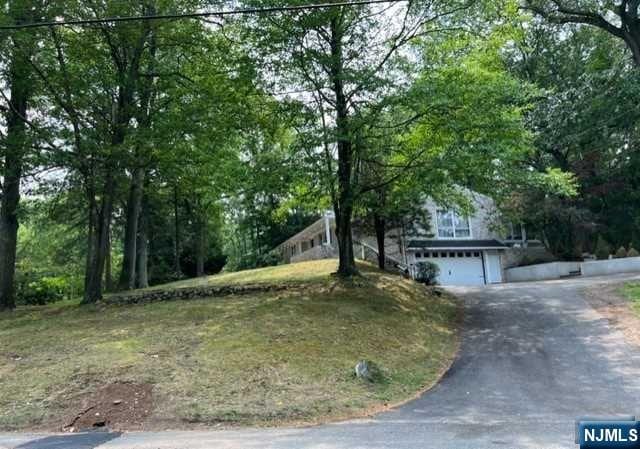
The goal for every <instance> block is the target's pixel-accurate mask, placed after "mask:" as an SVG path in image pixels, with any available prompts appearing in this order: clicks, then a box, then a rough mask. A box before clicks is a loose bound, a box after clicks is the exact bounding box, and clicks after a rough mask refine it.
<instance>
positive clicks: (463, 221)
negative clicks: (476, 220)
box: [438, 210, 471, 239]
mask: <svg viewBox="0 0 640 449" xmlns="http://www.w3.org/2000/svg"><path fill="white" fill-rule="evenodd" d="M438 237H440V238H443V239H464V238H468V237H471V227H470V226H469V217H465V216H463V215H460V214H459V213H458V212H456V211H453V210H439V211H438Z"/></svg>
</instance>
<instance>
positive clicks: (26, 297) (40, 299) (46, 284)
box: [17, 276, 72, 306]
mask: <svg viewBox="0 0 640 449" xmlns="http://www.w3.org/2000/svg"><path fill="white" fill-rule="evenodd" d="M71 289H72V286H71V284H70V282H69V280H68V279H66V278H63V277H46V276H45V277H41V278H39V279H37V280H33V281H30V282H24V283H22V284H19V285H18V290H17V300H18V302H19V303H21V304H27V305H41V306H42V305H45V304H48V303H50V302H56V301H61V300H63V299H64V298H65V295H67V294H68V292H70V291H71Z"/></svg>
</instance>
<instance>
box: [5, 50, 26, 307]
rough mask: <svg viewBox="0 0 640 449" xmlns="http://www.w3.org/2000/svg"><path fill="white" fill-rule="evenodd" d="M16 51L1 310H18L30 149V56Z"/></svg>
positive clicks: (12, 72)
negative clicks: (21, 210)
mask: <svg viewBox="0 0 640 449" xmlns="http://www.w3.org/2000/svg"><path fill="white" fill-rule="evenodd" d="M15 39H17V38H15ZM24 51H25V49H23V50H22V52H21V51H20V50H16V51H15V52H14V54H13V59H12V61H11V67H10V68H9V86H8V90H9V92H10V93H9V95H10V100H9V108H8V111H7V115H6V140H5V156H4V161H3V164H0V165H3V167H2V171H1V173H2V178H3V185H2V198H1V200H0V310H2V309H13V308H15V305H16V304H15V285H14V282H15V271H16V249H17V244H18V226H19V224H18V204H19V202H20V180H21V178H22V169H23V158H24V154H25V151H26V147H27V135H26V126H25V119H26V116H27V102H28V99H29V96H30V93H31V92H30V83H29V80H28V76H27V71H28V69H27V65H28V60H27V58H28V56H25V54H24V53H23V52H24Z"/></svg>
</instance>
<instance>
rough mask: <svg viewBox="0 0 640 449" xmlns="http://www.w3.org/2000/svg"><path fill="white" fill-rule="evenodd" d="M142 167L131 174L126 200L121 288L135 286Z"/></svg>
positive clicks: (142, 182)
mask: <svg viewBox="0 0 640 449" xmlns="http://www.w3.org/2000/svg"><path fill="white" fill-rule="evenodd" d="M144 177H145V173H144V169H143V168H140V167H137V168H135V169H134V171H133V173H132V175H131V188H130V189H129V199H128V201H127V212H126V222H125V228H124V248H123V258H122V271H121V272H120V279H119V281H118V288H119V289H121V290H132V289H134V288H135V287H136V267H137V264H136V257H137V254H138V251H137V248H136V245H137V239H138V224H139V220H140V210H141V208H142V194H143V190H144Z"/></svg>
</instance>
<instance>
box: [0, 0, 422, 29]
mask: <svg viewBox="0 0 640 449" xmlns="http://www.w3.org/2000/svg"><path fill="white" fill-rule="evenodd" d="M407 1H409V0H356V1H351V2H344V1H343V2H335V3H316V4H309V5H297V6H274V7H269V8H245V9H234V10H227V11H224V10H223V11H207V12H194V13H183V14H157V15H145V16H125V17H104V18H97V19H78V20H57V21H53V22H33V23H23V24H19V25H1V26H0V30H21V29H26V28H43V27H53V26H73V25H76V26H87V25H99V24H105V23H119V22H137V21H144V20H167V19H199V18H205V17H224V16H233V15H248V14H268V13H274V12H290V11H305V10H314V9H325V8H337V7H340V6H359V5H373V4H377V3H403V2H407Z"/></svg>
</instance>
